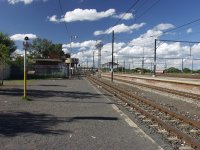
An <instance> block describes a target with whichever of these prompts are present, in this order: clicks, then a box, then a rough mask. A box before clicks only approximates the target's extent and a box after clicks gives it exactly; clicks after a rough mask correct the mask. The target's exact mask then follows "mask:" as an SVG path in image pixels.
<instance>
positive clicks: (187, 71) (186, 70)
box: [183, 68, 191, 73]
mask: <svg viewBox="0 0 200 150" xmlns="http://www.w3.org/2000/svg"><path fill="white" fill-rule="evenodd" d="M183 72H184V73H190V72H191V70H190V69H189V68H184V69H183Z"/></svg>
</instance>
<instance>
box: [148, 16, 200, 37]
mask: <svg viewBox="0 0 200 150" xmlns="http://www.w3.org/2000/svg"><path fill="white" fill-rule="evenodd" d="M199 21H200V18H198V19H195V20H193V21H190V22H188V23H185V24H183V25H180V26H178V27H176V28H173V29H169V30H167V31H164V32H163V33H161V34H157V35H152V36H150V37H155V36H160V35H162V34H165V33H168V32H171V31H174V30H177V29H180V28H182V27H185V26H188V25H190V24H193V23H196V22H199Z"/></svg>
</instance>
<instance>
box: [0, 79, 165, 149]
mask: <svg viewBox="0 0 200 150" xmlns="http://www.w3.org/2000/svg"><path fill="white" fill-rule="evenodd" d="M22 87H23V86H5V87H1V88H0V145H1V148H3V149H4V150H10V149H16V150H23V149H26V150H27V149H43V150H45V149H48V150H51V149H57V150H64V149H70V150H73V149H75V150H78V149H81V150H82V149H84V150H86V149H87V150H90V149H91V150H92V149H102V150H103V149H112V150H120V149H123V150H130V149H131V150H156V149H160V150H161V149H162V148H161V147H160V146H159V144H157V143H156V142H155V141H154V140H153V139H152V138H150V137H149V136H148V135H146V134H145V133H144V132H143V131H142V130H141V129H140V128H139V127H137V125H136V124H135V123H134V122H133V121H132V120H131V119H130V118H129V117H128V116H127V115H126V114H124V113H123V112H122V111H121V110H120V109H118V107H117V106H116V105H115V104H114V102H113V101H111V100H109V99H108V98H106V96H105V95H104V94H102V93H101V92H100V91H99V90H98V89H97V88H95V87H94V86H93V85H91V84H90V83H89V82H88V81H87V80H85V79H82V78H81V79H74V80H36V81H33V83H31V84H29V86H28V97H29V98H30V101H22V100H21V96H22V94H23V93H22V92H23V90H22Z"/></svg>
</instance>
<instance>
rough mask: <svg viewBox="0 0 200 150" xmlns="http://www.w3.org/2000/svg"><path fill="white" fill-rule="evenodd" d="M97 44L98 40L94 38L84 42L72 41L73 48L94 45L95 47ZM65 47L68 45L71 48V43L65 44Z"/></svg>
mask: <svg viewBox="0 0 200 150" xmlns="http://www.w3.org/2000/svg"><path fill="white" fill-rule="evenodd" d="M95 45H96V41H94V40H88V41H84V42H81V43H80V42H77V43H74V42H72V43H71V47H72V48H82V49H83V48H88V47H89V48H92V47H95ZM63 47H67V48H70V43H69V44H63Z"/></svg>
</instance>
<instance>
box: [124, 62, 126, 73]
mask: <svg viewBox="0 0 200 150" xmlns="http://www.w3.org/2000/svg"><path fill="white" fill-rule="evenodd" d="M125 73H126V64H125V60H124V74H125Z"/></svg>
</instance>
